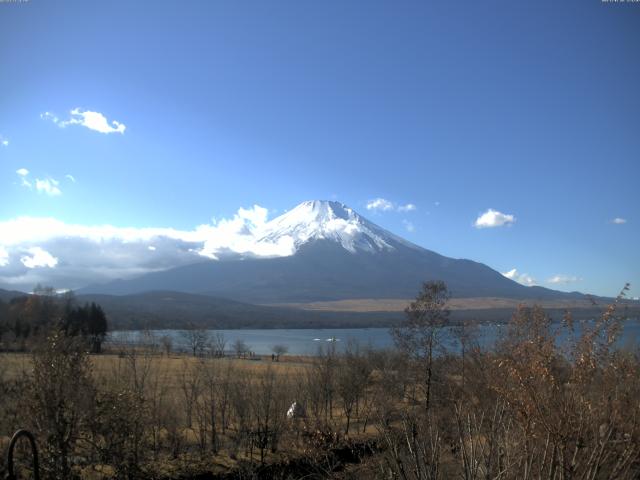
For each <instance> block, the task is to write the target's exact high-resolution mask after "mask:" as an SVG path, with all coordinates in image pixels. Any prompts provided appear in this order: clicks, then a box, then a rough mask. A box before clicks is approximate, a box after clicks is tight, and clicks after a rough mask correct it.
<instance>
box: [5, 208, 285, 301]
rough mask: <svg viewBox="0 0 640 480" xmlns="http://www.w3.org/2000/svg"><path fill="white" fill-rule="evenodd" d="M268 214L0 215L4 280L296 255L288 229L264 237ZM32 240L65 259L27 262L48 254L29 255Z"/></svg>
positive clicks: (119, 274) (121, 274)
mask: <svg viewBox="0 0 640 480" xmlns="http://www.w3.org/2000/svg"><path fill="white" fill-rule="evenodd" d="M266 222H267V209H265V208H262V207H260V206H258V205H255V206H253V207H252V208H248V209H244V208H241V209H239V210H238V212H237V213H236V214H235V215H234V216H233V217H232V218H229V219H221V220H218V221H214V222H212V223H209V224H205V225H199V226H196V227H195V228H193V229H191V230H176V229H172V228H126V227H115V226H112V225H97V226H84V225H74V224H68V223H64V222H61V221H60V220H56V219H53V218H34V217H19V218H15V219H12V220H7V221H4V222H0V239H1V241H2V248H4V250H5V251H4V252H2V257H0V258H2V260H1V264H0V285H5V286H6V285H8V284H10V285H12V286H14V287H15V288H22V289H27V290H28V289H31V288H32V287H33V285H35V284H36V283H43V284H48V285H53V286H55V287H56V288H78V287H81V286H84V285H87V284H92V283H97V282H105V281H109V280H114V279H117V278H130V277H132V276H136V275H142V274H145V273H149V272H153V271H160V270H166V269H168V268H172V267H176V266H179V265H186V264H189V263H194V262H197V261H198V260H203V257H206V258H212V259H220V258H225V257H229V256H232V255H243V256H248V257H276V256H287V255H292V254H293V253H294V252H295V246H294V243H293V239H292V238H290V237H282V238H281V239H280V240H278V241H277V242H271V241H267V240H261V239H262V237H263V235H262V234H261V232H262V229H263V227H264V225H265V223H266ZM32 248H41V249H42V250H43V251H45V252H48V253H49V254H50V255H51V256H52V257H53V258H54V259H56V260H59V263H57V266H56V268H55V269H46V270H44V269H32V268H27V267H28V266H29V265H34V263H33V262H35V263H38V259H41V258H42V256H40V257H37V258H35V259H34V260H33V261H32V260H29V259H30V258H33V257H34V252H33V251H31V250H30V249H32ZM23 259H24V260H23ZM25 261H26V262H27V263H25ZM0 288H2V287H0Z"/></svg>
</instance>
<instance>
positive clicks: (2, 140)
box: [0, 135, 9, 147]
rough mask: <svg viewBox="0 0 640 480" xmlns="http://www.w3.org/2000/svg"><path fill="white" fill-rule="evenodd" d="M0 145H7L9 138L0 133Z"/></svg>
mask: <svg viewBox="0 0 640 480" xmlns="http://www.w3.org/2000/svg"><path fill="white" fill-rule="evenodd" d="M0 145H2V146H3V147H8V146H9V139H8V138H5V137H3V136H2V135H0Z"/></svg>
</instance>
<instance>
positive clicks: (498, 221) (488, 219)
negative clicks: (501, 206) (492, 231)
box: [474, 208, 516, 228]
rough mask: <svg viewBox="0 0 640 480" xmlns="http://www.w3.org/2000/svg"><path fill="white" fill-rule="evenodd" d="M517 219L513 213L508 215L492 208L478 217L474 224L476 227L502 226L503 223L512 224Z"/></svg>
mask: <svg viewBox="0 0 640 480" xmlns="http://www.w3.org/2000/svg"><path fill="white" fill-rule="evenodd" d="M515 221H516V217H514V216H513V215H508V214H506V213H502V212H499V211H497V210H493V209H492V208H490V209H489V210H487V211H486V212H484V213H483V214H482V215H480V216H479V217H478V218H477V219H476V221H475V223H474V226H475V227H476V228H492V227H502V226H503V225H510V224H512V223H514V222H515Z"/></svg>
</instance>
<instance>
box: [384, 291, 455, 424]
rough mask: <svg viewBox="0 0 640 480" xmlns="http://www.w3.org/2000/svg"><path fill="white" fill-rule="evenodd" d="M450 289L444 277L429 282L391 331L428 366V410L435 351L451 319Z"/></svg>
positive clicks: (396, 338)
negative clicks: (448, 303) (401, 320)
mask: <svg viewBox="0 0 640 480" xmlns="http://www.w3.org/2000/svg"><path fill="white" fill-rule="evenodd" d="M448 301H449V292H448V291H447V286H446V285H445V283H444V282H442V281H433V282H426V283H424V284H423V286H422V290H421V291H420V293H419V294H418V295H417V297H416V299H415V300H414V301H413V302H411V304H410V305H409V306H408V307H407V308H406V309H405V314H406V319H405V320H404V322H402V323H401V324H400V325H399V326H397V327H394V328H392V330H391V333H392V335H393V338H394V341H395V343H396V345H397V346H398V348H399V349H400V350H402V351H405V352H407V353H408V354H410V355H411V356H413V357H414V358H415V359H416V360H418V361H419V362H420V363H421V364H422V365H423V368H424V375H425V378H424V385H425V411H426V412H428V411H429V407H430V403H431V386H432V376H433V354H434V350H435V348H436V347H437V346H441V343H440V334H441V331H442V328H443V327H445V326H446V325H448V323H449V309H448V308H447V302H448Z"/></svg>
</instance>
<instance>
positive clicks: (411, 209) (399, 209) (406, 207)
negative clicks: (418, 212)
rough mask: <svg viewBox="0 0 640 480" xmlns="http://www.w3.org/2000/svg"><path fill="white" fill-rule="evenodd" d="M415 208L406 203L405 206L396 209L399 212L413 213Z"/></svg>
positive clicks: (411, 204)
mask: <svg viewBox="0 0 640 480" xmlns="http://www.w3.org/2000/svg"><path fill="white" fill-rule="evenodd" d="M415 209H416V206H415V205H414V204H413V203H407V204H406V205H400V206H399V207H398V211H399V212H413V211H414V210H415Z"/></svg>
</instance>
